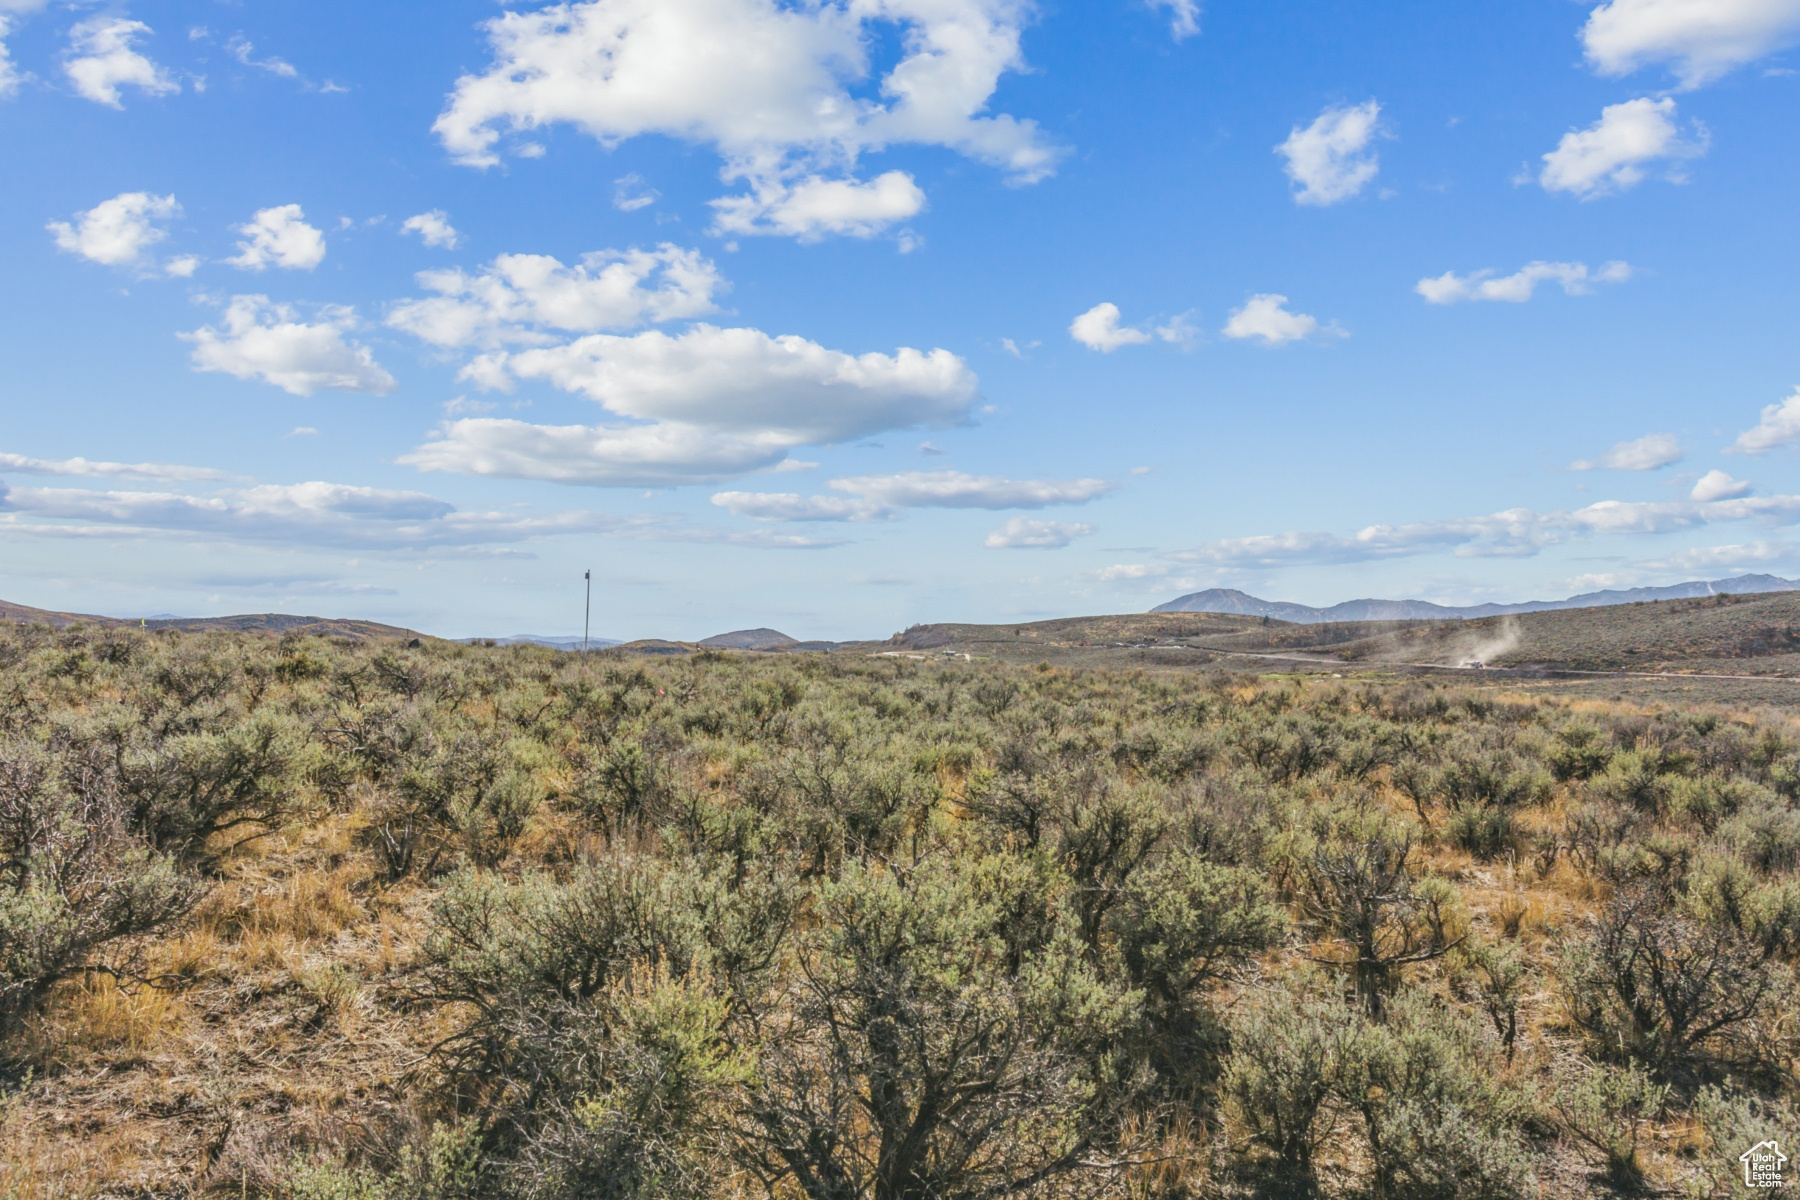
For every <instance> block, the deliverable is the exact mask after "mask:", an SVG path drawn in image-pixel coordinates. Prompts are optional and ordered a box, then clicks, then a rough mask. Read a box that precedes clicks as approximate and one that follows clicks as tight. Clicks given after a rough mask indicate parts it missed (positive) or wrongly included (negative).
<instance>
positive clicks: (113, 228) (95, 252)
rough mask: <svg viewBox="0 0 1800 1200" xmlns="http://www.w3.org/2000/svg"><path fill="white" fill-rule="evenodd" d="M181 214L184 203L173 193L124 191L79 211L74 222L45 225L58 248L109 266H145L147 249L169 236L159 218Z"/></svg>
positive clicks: (168, 218) (161, 219) (169, 218)
mask: <svg viewBox="0 0 1800 1200" xmlns="http://www.w3.org/2000/svg"><path fill="white" fill-rule="evenodd" d="M180 215H181V205H179V204H177V203H176V202H175V197H173V196H152V195H151V194H150V193H148V192H121V193H119V194H118V195H117V196H114V197H113V198H112V199H111V200H102V201H101V202H100V203H98V204H96V205H94V207H92V208H90V209H88V210H87V211H86V212H78V213H76V214H75V220H74V222H73V223H72V224H71V223H70V222H67V221H52V222H50V224H49V225H47V226H45V228H47V229H49V230H50V232H51V233H52V234H54V235H55V237H56V247H57V249H59V250H65V251H67V252H68V253H70V254H79V255H80V256H81V257H83V258H85V259H87V260H88V261H89V262H97V263H104V264H106V265H107V266H109V267H142V266H144V265H145V263H146V255H145V253H144V252H145V251H146V250H148V249H149V248H150V247H151V246H154V245H155V244H156V243H158V242H160V241H162V240H163V239H164V238H166V237H168V236H169V235H168V232H167V231H166V230H164V229H162V228H161V227H159V226H158V225H157V222H158V221H167V220H171V219H172V218H175V217H178V216H180ZM174 273H176V274H180V273H181V272H179V271H176V272H174Z"/></svg>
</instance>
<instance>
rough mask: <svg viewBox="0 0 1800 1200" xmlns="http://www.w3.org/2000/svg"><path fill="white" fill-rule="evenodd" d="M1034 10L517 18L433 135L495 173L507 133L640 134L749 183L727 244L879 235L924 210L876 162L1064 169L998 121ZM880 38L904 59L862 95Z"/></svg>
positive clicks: (1024, 176) (680, 3)
mask: <svg viewBox="0 0 1800 1200" xmlns="http://www.w3.org/2000/svg"><path fill="white" fill-rule="evenodd" d="M1029 11H1030V9H1029V6H1028V5H1026V4H1023V3H1020V0H879V2H868V0H821V2H819V3H812V4H807V5H804V6H786V5H777V4H775V3H772V2H771V0H588V2H586V3H565V4H555V5H550V6H548V7H545V8H540V9H537V10H535V11H531V12H509V13H505V14H503V15H502V16H500V17H497V18H495V19H493V20H492V21H489V22H488V23H487V26H486V29H487V34H488V40H489V44H490V46H491V47H492V50H493V63H492V65H491V66H490V67H489V68H488V69H487V70H486V71H485V72H483V73H481V74H472V75H465V76H463V77H462V78H460V79H458V80H457V82H456V87H455V90H454V91H453V93H452V94H451V96H450V100H449V104H448V105H447V107H446V108H445V109H444V111H443V112H442V114H440V115H439V117H438V119H437V122H436V124H435V125H434V126H433V129H434V131H435V132H436V133H437V135H438V137H439V138H440V139H441V140H442V142H443V144H444V147H445V149H447V150H448V151H449V152H450V154H451V155H452V156H453V157H454V158H455V159H456V160H457V161H459V162H462V163H466V164H469V165H473V166H491V165H493V164H495V163H497V162H498V161H499V144H500V142H501V139H502V137H503V135H504V134H506V133H509V132H510V133H519V134H523V133H527V132H528V131H531V130H535V129H539V128H542V127H544V126H547V125H552V124H557V123H568V124H573V125H575V126H576V127H578V128H580V129H581V130H583V131H584V132H586V133H588V134H589V135H591V136H593V137H594V138H596V139H598V140H600V141H601V142H603V143H605V144H607V145H613V144H617V143H618V142H621V141H624V140H626V139H628V138H633V137H637V136H640V135H644V134H663V135H666V136H668V137H673V138H679V139H682V140H685V141H688V142H693V143H699V144H705V145H710V146H712V147H714V148H715V149H716V150H717V151H718V153H719V154H720V156H721V157H722V159H723V160H724V165H723V169H722V172H721V174H722V176H723V177H724V178H725V179H726V180H728V181H735V180H742V181H745V182H747V183H748V184H749V191H748V192H747V193H745V194H743V195H740V196H736V197H727V198H726V200H725V201H724V202H723V203H722V204H721V205H720V206H719V209H718V212H719V218H718V219H719V223H720V226H721V228H738V229H740V230H741V231H743V232H770V233H795V234H798V235H800V236H819V235H821V234H825V233H850V234H854V235H859V236H867V235H868V233H869V232H871V231H873V230H874V229H876V228H879V227H881V226H882V225H884V224H887V223H892V222H894V221H898V220H904V219H905V218H906V216H908V215H910V214H911V213H913V212H917V211H918V210H919V208H920V207H922V205H923V196H922V194H921V193H920V192H919V191H918V188H917V185H916V184H914V183H913V181H912V179H911V178H910V177H909V176H906V175H904V174H901V173H899V172H890V173H888V174H887V175H884V176H882V177H880V178H879V179H877V180H875V181H873V182H872V183H866V184H865V183H862V182H860V181H858V180H857V179H856V177H855V168H856V164H857V160H858V158H859V156H860V155H862V154H863V153H864V152H867V151H873V150H879V149H882V148H884V147H886V146H890V145H896V144H904V143H911V144H919V145H932V146H944V147H948V148H950V149H952V150H956V151H958V152H960V153H962V154H964V155H967V156H969V157H971V158H974V159H976V160H978V161H981V162H985V163H988V164H991V165H993V166H996V167H999V168H1001V169H1002V170H1004V171H1006V172H1007V174H1008V176H1009V178H1010V179H1012V180H1013V181H1015V182H1021V183H1029V182H1032V181H1034V180H1037V179H1041V178H1043V177H1044V176H1046V175H1049V174H1050V173H1051V172H1052V171H1053V170H1054V167H1055V163H1056V160H1057V158H1058V156H1059V153H1060V152H1059V150H1058V149H1057V148H1056V147H1055V146H1053V145H1052V144H1051V143H1050V142H1049V141H1048V140H1047V139H1046V138H1045V137H1044V136H1043V134H1042V133H1041V131H1040V130H1039V129H1038V127H1037V125H1036V124H1035V123H1034V122H1032V121H1029V120H1020V119H1017V118H1015V117H1013V116H1010V115H1008V114H1004V113H1000V114H989V113H988V112H987V111H986V110H987V106H988V102H989V100H990V99H991V98H992V96H993V94H994V91H995V89H996V87H997V86H998V85H999V82H1000V78H1001V77H1002V76H1003V75H1005V74H1006V73H1008V72H1010V71H1017V70H1020V69H1022V68H1023V66H1024V60H1023V57H1022V55H1021V53H1020V49H1019V38H1020V31H1021V26H1022V23H1023V21H1024V20H1025V19H1026V17H1027V15H1028V14H1029ZM871 35H886V36H891V37H894V38H895V39H896V40H897V42H898V44H899V46H900V57H899V60H898V61H897V62H896V63H894V65H893V66H892V67H891V68H889V69H888V70H887V72H886V73H885V74H884V75H882V76H881V78H880V79H879V81H878V82H877V83H876V85H875V86H874V87H870V88H859V92H858V93H857V94H853V93H852V91H851V88H852V87H853V86H857V85H861V84H863V83H864V82H865V81H866V80H867V78H868V76H869V74H870V56H869V43H870V41H871ZM530 144H531V145H537V144H536V143H530ZM520 149H522V147H521V148H520ZM515 152H517V151H515ZM540 152H541V147H540ZM831 183H842V184H846V185H848V186H846V187H839V188H828V187H827V186H826V185H827V184H831Z"/></svg>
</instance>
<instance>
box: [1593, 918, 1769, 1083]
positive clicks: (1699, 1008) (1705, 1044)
mask: <svg viewBox="0 0 1800 1200" xmlns="http://www.w3.org/2000/svg"><path fill="white" fill-rule="evenodd" d="M1790 978H1791V977H1790V976H1789V974H1788V972H1787V971H1785V970H1784V969H1783V968H1782V967H1781V966H1780V965H1779V964H1777V963H1774V962H1771V961H1769V960H1767V959H1765V958H1764V957H1763V955H1762V953H1761V951H1760V948H1759V947H1758V946H1757V945H1756V944H1755V943H1754V942H1753V941H1752V939H1751V938H1750V937H1749V936H1747V935H1746V934H1745V933H1743V932H1742V931H1740V930H1739V929H1737V928H1735V927H1734V926H1732V925H1730V924H1728V923H1727V922H1725V921H1719V920H1714V921H1705V922H1702V921H1697V920H1694V919H1693V918H1691V917H1688V916H1685V915H1683V914H1682V913H1680V912H1678V911H1676V909H1675V907H1674V905H1673V901H1672V898H1671V897H1670V896H1669V895H1668V894H1667V893H1666V892H1665V891H1664V890H1663V889H1661V888H1658V887H1654V886H1640V887H1637V888H1635V889H1633V890H1629V891H1627V892H1625V893H1622V894H1621V895H1620V896H1619V897H1617V898H1616V899H1615V900H1613V901H1612V902H1611V903H1610V904H1608V905H1607V906H1606V908H1605V909H1604V910H1603V911H1602V912H1601V913H1600V915H1599V916H1598V917H1597V918H1595V919H1594V920H1593V921H1592V922H1591V923H1590V925H1589V929H1588V932H1587V936H1586V937H1585V938H1584V939H1582V940H1581V941H1580V942H1579V943H1577V944H1576V945H1575V946H1574V947H1573V948H1572V950H1571V952H1570V954H1569V956H1568V959H1567V960H1566V962H1565V964H1564V970H1563V983H1564V998H1565V1001H1566V1004H1567V1008H1568V1012H1569V1016H1570V1019H1571V1020H1572V1021H1573V1022H1574V1024H1575V1026H1576V1027H1577V1028H1578V1029H1580V1030H1581V1031H1582V1033H1584V1034H1585V1035H1586V1036H1587V1039H1588V1042H1589V1044H1590V1045H1591V1047H1592V1048H1593V1051H1594V1053H1595V1054H1597V1055H1599V1056H1600V1057H1602V1058H1606V1059H1610V1060H1612V1061H1614V1062H1622V1063H1634V1064H1639V1065H1641V1066H1643V1067H1645V1068H1646V1069H1648V1070H1649V1071H1650V1072H1651V1074H1652V1075H1653V1076H1654V1077H1656V1078H1658V1079H1665V1080H1666V1079H1673V1078H1677V1077H1681V1076H1687V1075H1692V1074H1695V1073H1700V1074H1704V1073H1706V1072H1707V1071H1709V1070H1711V1069H1714V1068H1718V1067H1732V1066H1742V1067H1754V1066H1756V1065H1757V1064H1758V1063H1760V1062H1762V1061H1763V1060H1764V1059H1765V1058H1766V1056H1767V1052H1768V1047H1767V1046H1766V1045H1765V1044H1762V1043H1760V1042H1758V1041H1757V1039H1756V1037H1755V1036H1754V1035H1755V1034H1756V1033H1757V1032H1759V1025H1760V1024H1761V1023H1762V1022H1763V1019H1764V1018H1766V1017H1767V1016H1768V1015H1769V1013H1770V1011H1771V1008H1772V1005H1773V1003H1774V1001H1775V1000H1776V998H1777V997H1778V996H1780V995H1782V994H1783V989H1784V988H1785V987H1787V986H1788V981H1789V979H1790Z"/></svg>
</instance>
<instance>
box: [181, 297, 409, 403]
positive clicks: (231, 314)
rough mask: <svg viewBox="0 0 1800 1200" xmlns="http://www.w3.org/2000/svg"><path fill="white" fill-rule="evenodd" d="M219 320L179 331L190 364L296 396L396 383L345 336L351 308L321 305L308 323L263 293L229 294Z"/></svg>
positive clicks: (374, 390) (381, 392)
mask: <svg viewBox="0 0 1800 1200" xmlns="http://www.w3.org/2000/svg"><path fill="white" fill-rule="evenodd" d="M221 324H222V325H223V326H224V328H223V329H215V328H214V327H213V326H211V325H207V326H203V327H201V328H199V329H196V330H194V332H192V333H184V334H181V335H180V337H181V338H182V339H183V340H184V341H188V342H192V343H193V345H194V349H193V362H194V369H195V370H198V371H221V372H224V373H225V374H227V375H233V376H236V377H237V378H239V379H257V378H260V379H262V380H264V381H265V382H267V383H272V384H274V385H275V386H276V387H278V388H281V389H282V390H283V391H286V392H290V393H292V394H293V395H296V396H310V395H312V394H313V393H314V392H316V391H319V390H321V389H324V388H337V389H340V390H343V391H351V392H368V393H371V394H373V395H377V396H385V395H388V394H389V393H390V392H392V391H393V390H394V389H395V388H396V387H397V386H399V385H398V384H396V383H395V381H394V377H393V376H392V375H389V374H388V373H387V372H386V371H385V370H383V369H382V367H381V365H380V364H379V363H377V362H376V361H375V356H374V355H373V354H372V353H371V352H370V350H369V348H368V347H367V346H362V345H358V344H357V343H355V342H353V341H351V340H350V339H349V338H348V336H347V335H348V334H349V333H350V332H351V331H352V330H354V329H355V328H356V314H355V312H354V311H352V310H351V309H348V308H338V307H331V308H326V309H324V310H322V311H321V312H320V314H319V319H318V320H317V321H315V322H313V323H311V324H308V323H306V322H303V321H300V320H298V319H297V317H296V315H295V313H294V311H293V310H292V309H290V308H288V307H287V306H286V305H281V304H271V303H270V302H269V298H268V297H267V296H233V297H232V298H231V303H230V304H229V305H227V306H226V309H225V315H224V319H223V320H222V321H221Z"/></svg>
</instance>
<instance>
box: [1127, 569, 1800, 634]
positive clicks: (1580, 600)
mask: <svg viewBox="0 0 1800 1200" xmlns="http://www.w3.org/2000/svg"><path fill="white" fill-rule="evenodd" d="M1797 589H1800V580H1794V579H1783V578H1781V577H1780V576H1778V575H1739V576H1737V577H1736V578H1734V579H1718V580H1712V581H1707V580H1691V581H1689V582H1687V583H1676V584H1671V585H1669V586H1668V587H1654V588H1629V589H1624V590H1612V591H1604V592H1585V593H1583V594H1582V595H1579V596H1570V597H1569V598H1568V599H1567V600H1528V601H1525V602H1524V603H1521V604H1475V605H1469V606H1466V607H1449V606H1446V605H1442V604H1433V603H1431V602H1430V601H1428V600H1346V601H1344V602H1343V603H1341V604H1333V605H1331V606H1330V607H1329V608H1314V607H1312V606H1311V605H1307V604H1294V603H1291V602H1289V601H1286V600H1262V599H1259V598H1257V597H1255V596H1252V595H1249V594H1248V593H1245V592H1240V591H1238V590H1236V589H1235V588H1212V589H1210V590H1208V591H1204V592H1192V593H1189V594H1188V595H1186V596H1179V597H1177V598H1176V599H1174V600H1171V601H1169V602H1168V603H1167V604H1159V605H1157V606H1156V607H1155V608H1153V609H1151V610H1150V611H1151V612H1158V613H1163V612H1211V613H1233V614H1237V615H1239V616H1251V617H1273V618H1275V619H1276V620H1280V621H1293V622H1295V623H1297V624H1302V625H1312V624H1318V623H1322V622H1329V621H1443V620H1472V619H1477V618H1481V617H1500V616H1507V615H1513V614H1520V613H1534V612H1553V611H1558V610H1562V609H1569V608H1604V607H1608V606H1611V605H1617V604H1640V603H1643V602H1645V601H1648V600H1691V599H1697V598H1700V597H1705V596H1716V595H1721V594H1724V595H1734V596H1735V595H1753V594H1758V593H1763V592H1789V591H1794V590H1797Z"/></svg>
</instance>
